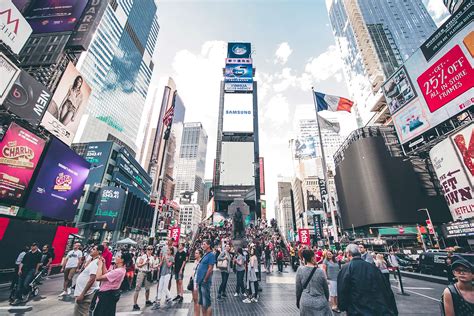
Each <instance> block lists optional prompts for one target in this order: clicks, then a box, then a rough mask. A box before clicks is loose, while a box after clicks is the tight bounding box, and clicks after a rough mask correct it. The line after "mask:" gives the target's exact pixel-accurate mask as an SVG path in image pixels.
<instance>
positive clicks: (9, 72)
mask: <svg viewBox="0 0 474 316" xmlns="http://www.w3.org/2000/svg"><path fill="white" fill-rule="evenodd" d="M19 74H20V69H19V68H18V67H17V66H16V65H15V64H14V63H13V62H11V61H10V59H8V58H7V57H6V56H5V55H3V54H2V53H1V52H0V78H2V80H0V105H1V104H3V102H4V101H5V99H6V98H7V96H8V92H10V89H11V87H12V86H13V84H14V83H15V80H16V78H17V77H18V75H19Z"/></svg>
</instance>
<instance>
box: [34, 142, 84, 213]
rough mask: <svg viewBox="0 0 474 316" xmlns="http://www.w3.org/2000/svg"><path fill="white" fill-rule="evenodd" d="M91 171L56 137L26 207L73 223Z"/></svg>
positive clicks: (49, 148) (42, 164)
mask: <svg viewBox="0 0 474 316" xmlns="http://www.w3.org/2000/svg"><path fill="white" fill-rule="evenodd" d="M89 167H90V164H89V163H88V162H87V161H85V160H84V158H82V157H81V156H79V155H77V154H76V153H75V152H74V151H73V150H72V149H70V148H69V147H68V146H66V145H64V144H63V143H62V142H60V141H59V140H57V139H56V138H54V137H53V138H52V139H51V141H50V143H49V146H48V149H47V151H46V155H45V157H44V159H43V162H42V163H41V165H40V169H39V172H38V175H37V176H36V180H35V182H34V184H33V185H32V187H31V192H30V194H29V196H28V200H27V202H26V205H25V207H26V208H27V209H29V210H31V211H34V212H38V213H40V214H42V215H43V216H46V217H49V218H54V219H62V220H72V219H73V218H74V215H75V213H76V209H77V204H78V202H79V199H80V197H81V195H82V190H83V188H84V184H85V183H86V179H87V176H88V175H89Z"/></svg>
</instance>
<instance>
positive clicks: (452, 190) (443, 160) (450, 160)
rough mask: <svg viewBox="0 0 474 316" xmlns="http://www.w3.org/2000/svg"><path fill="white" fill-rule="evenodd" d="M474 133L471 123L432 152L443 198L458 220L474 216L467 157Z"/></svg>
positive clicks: (469, 159) (470, 174)
mask: <svg viewBox="0 0 474 316" xmlns="http://www.w3.org/2000/svg"><path fill="white" fill-rule="evenodd" d="M473 132H474V124H470V125H468V126H467V127H466V128H464V129H463V130H461V131H460V132H458V133H455V134H454V135H452V136H451V137H450V138H448V139H445V140H444V141H442V142H441V143H439V144H438V145H436V146H435V147H433V149H432V150H431V151H430V158H431V161H432V163H433V167H434V169H435V172H436V175H437V176H438V180H439V182H440V184H441V189H442V191H443V195H444V198H445V200H446V203H447V204H448V207H449V209H450V211H451V215H452V217H453V219H454V220H455V221H457V220H464V219H468V218H472V217H474V198H473V185H472V183H473V175H472V173H471V170H472V155H470V157H468V156H469V150H470V151H471V152H472V146H473V145H472V144H471V142H473V143H474V140H473V138H472V133H473ZM467 135H469V136H468V137H467ZM461 136H462V138H463V139H462V140H461ZM459 153H464V155H462V154H461V155H459Z"/></svg>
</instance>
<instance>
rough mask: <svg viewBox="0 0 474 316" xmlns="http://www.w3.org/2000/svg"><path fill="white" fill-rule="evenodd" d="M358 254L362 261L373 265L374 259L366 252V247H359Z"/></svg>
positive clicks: (361, 245)
mask: <svg viewBox="0 0 474 316" xmlns="http://www.w3.org/2000/svg"><path fill="white" fill-rule="evenodd" d="M359 252H360V254H361V258H362V260H365V261H367V262H368V263H372V264H373V263H374V257H373V256H372V255H371V254H370V253H369V252H368V251H367V247H366V246H365V245H364V244H360V245H359Z"/></svg>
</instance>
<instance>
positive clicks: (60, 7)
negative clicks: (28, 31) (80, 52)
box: [25, 0, 89, 34]
mask: <svg viewBox="0 0 474 316" xmlns="http://www.w3.org/2000/svg"><path fill="white" fill-rule="evenodd" d="M88 1H89V0H61V1H58V0H36V1H33V2H32V3H31V5H30V7H29V8H28V10H27V12H26V14H25V18H26V20H27V21H28V23H29V24H30V25H31V27H32V28H33V33H35V34H37V33H57V32H70V31H73V30H74V29H75V28H76V25H77V23H78V21H79V19H80V17H81V16H82V12H84V9H85V8H86V5H87V2H88Z"/></svg>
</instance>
